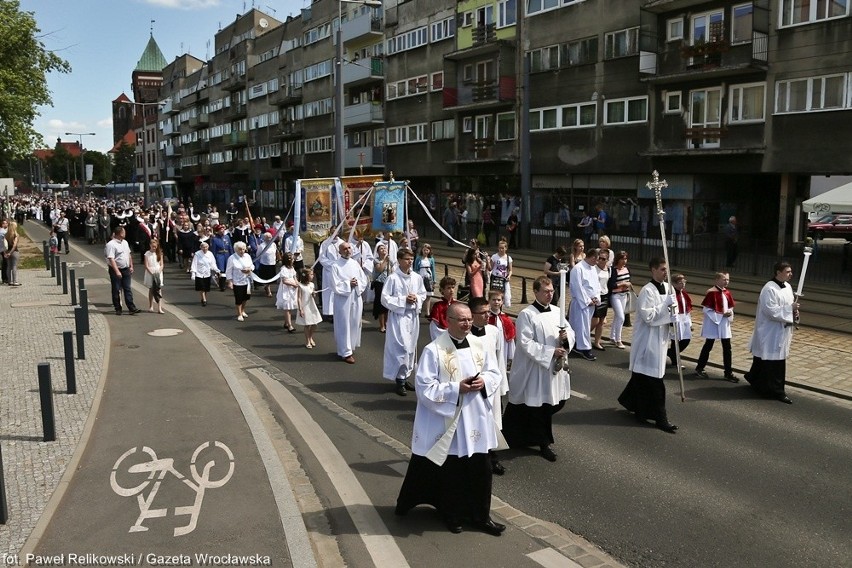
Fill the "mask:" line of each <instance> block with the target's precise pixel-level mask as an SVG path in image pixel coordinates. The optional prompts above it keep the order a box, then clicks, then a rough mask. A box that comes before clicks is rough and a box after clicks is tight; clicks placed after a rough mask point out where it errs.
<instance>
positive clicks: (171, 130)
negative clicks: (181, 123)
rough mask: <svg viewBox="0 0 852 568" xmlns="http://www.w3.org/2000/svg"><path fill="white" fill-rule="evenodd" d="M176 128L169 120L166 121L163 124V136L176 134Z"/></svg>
mask: <svg viewBox="0 0 852 568" xmlns="http://www.w3.org/2000/svg"><path fill="white" fill-rule="evenodd" d="M176 130H177V129H176V128H175V127H174V125H173V124H172V123H171V121H166V122H165V123H164V124H163V136H173V135H174V134H178V132H176Z"/></svg>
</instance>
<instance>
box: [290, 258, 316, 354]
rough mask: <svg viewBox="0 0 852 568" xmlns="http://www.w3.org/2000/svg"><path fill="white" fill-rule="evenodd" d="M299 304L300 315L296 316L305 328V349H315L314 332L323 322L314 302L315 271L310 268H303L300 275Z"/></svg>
mask: <svg viewBox="0 0 852 568" xmlns="http://www.w3.org/2000/svg"><path fill="white" fill-rule="evenodd" d="M297 303H298V306H299V315H298V316H296V323H297V324H299V325H303V326H305V347H307V348H308V349H313V348H314V345H316V343H314V330H315V329H316V327H317V324H318V323H320V322H321V321H322V314H321V313H320V311H319V308H317V303H316V301H315V300H314V271H313V270H311V269H310V268H303V269H302V271H301V272H300V273H299V296H298V300H297Z"/></svg>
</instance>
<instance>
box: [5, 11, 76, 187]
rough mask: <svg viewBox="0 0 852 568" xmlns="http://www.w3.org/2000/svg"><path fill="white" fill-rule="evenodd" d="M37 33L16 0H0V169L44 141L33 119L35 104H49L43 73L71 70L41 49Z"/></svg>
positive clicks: (49, 98) (36, 112)
mask: <svg viewBox="0 0 852 568" xmlns="http://www.w3.org/2000/svg"><path fill="white" fill-rule="evenodd" d="M39 32H41V30H40V29H39V28H38V27H37V26H36V21H35V17H34V16H33V14H32V13H31V12H22V11H21V9H20V3H19V2H18V0H0V38H3V41H0V61H2V62H3V64H2V65H0V172H6V171H7V170H8V165H9V163H10V161H11V160H12V159H14V158H16V157H22V156H26V155H28V154H29V153H30V152H32V150H33V148H35V147H36V146H38V145H43V144H44V142H43V140H42V137H41V135H40V134H39V133H38V132H36V130H35V129H34V127H33V121H34V120H35V117H36V116H38V114H39V113H38V110H37V107H39V106H41V105H50V104H53V99H52V98H51V96H50V90H48V88H47V74H48V73H50V72H52V71H58V72H60V73H68V72H70V71H71V66H70V65H69V64H68V62H67V61H65V60H64V59H62V58H61V57H59V56H58V55H56V54H55V53H53V52H51V51H48V50H47V49H46V48H45V46H44V44H43V43H42V42H41V41H40V40H39V36H38V34H39Z"/></svg>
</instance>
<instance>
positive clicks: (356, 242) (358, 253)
mask: <svg viewBox="0 0 852 568" xmlns="http://www.w3.org/2000/svg"><path fill="white" fill-rule="evenodd" d="M349 244H351V245H352V260H354V261H355V262H357V263H358V265H359V266H361V270H363V271H364V275H365V276H366V277H367V289H366V290H364V293H363V294H362V299H363V300H364V303H365V304H367V303H370V302H372V301H373V299H374V298H373V289H372V287H370V284H369V282H370V280H371V279H372V278H373V264H374V262H375V257H374V256H373V247H371V246H370V243H368V242H367V241H365V240H364V237H363V235H362V234H361V230H360V229H358V230H356V231H355V232H354V233H353V235H352V238H351V239H350V240H349Z"/></svg>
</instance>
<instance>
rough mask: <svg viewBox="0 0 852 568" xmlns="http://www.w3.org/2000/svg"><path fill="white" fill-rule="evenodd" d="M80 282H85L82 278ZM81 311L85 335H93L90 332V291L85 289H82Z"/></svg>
mask: <svg viewBox="0 0 852 568" xmlns="http://www.w3.org/2000/svg"><path fill="white" fill-rule="evenodd" d="M80 282H81V283H82V282H83V279H82V278H80ZM80 309H81V310H83V335H91V332H90V331H89V291H88V290H86V289H85V288H80Z"/></svg>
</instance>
